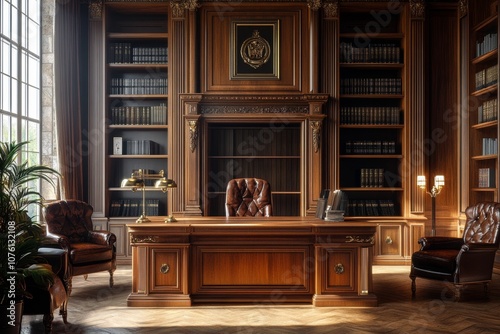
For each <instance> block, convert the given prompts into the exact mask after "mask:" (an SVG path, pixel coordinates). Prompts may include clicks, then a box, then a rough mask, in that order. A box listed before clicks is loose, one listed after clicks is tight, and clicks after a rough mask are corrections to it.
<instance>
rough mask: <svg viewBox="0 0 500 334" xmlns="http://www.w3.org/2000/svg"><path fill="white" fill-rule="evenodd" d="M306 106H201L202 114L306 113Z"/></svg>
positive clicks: (307, 109)
mask: <svg viewBox="0 0 500 334" xmlns="http://www.w3.org/2000/svg"><path fill="white" fill-rule="evenodd" d="M308 111H309V107H308V106H227V105H222V106H202V107H201V113H202V114H279V113H292V114H307V113H308Z"/></svg>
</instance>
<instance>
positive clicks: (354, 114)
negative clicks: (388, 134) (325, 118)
mask: <svg viewBox="0 0 500 334" xmlns="http://www.w3.org/2000/svg"><path fill="white" fill-rule="evenodd" d="M400 115H401V109H400V108H399V107H341V108H340V124H346V125H347V124H365V125H377V124H380V125H395V124H401V116H400Z"/></svg>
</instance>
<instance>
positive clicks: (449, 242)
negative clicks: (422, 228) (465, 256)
mask: <svg viewBox="0 0 500 334" xmlns="http://www.w3.org/2000/svg"><path fill="white" fill-rule="evenodd" d="M418 243H419V244H420V245H421V247H420V250H431V249H457V250H459V249H460V248H461V247H462V245H463V244H464V240H463V239H462V238H453V237H423V238H420V240H418Z"/></svg>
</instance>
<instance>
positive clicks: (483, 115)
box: [477, 99, 498, 123]
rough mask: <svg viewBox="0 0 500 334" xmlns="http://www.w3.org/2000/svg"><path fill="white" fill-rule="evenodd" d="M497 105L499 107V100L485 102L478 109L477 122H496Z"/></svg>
mask: <svg viewBox="0 0 500 334" xmlns="http://www.w3.org/2000/svg"><path fill="white" fill-rule="evenodd" d="M497 105H498V102H497V99H492V100H488V101H485V102H483V104H481V105H480V106H479V107H478V108H477V122H478V123H483V122H489V121H494V120H496V119H497Z"/></svg>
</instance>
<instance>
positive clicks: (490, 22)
mask: <svg viewBox="0 0 500 334" xmlns="http://www.w3.org/2000/svg"><path fill="white" fill-rule="evenodd" d="M497 20H498V14H494V15H492V16H490V17H488V18H486V19H485V20H483V21H482V22H479V23H478V24H477V25H476V26H475V27H474V28H472V30H473V31H479V30H482V29H484V28H489V27H494V25H495V23H496V21H497Z"/></svg>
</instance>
